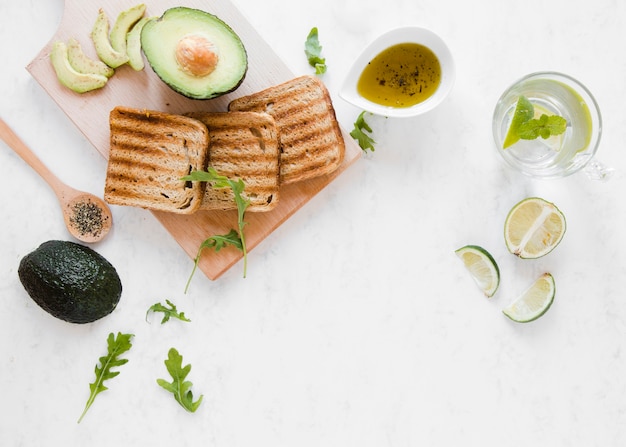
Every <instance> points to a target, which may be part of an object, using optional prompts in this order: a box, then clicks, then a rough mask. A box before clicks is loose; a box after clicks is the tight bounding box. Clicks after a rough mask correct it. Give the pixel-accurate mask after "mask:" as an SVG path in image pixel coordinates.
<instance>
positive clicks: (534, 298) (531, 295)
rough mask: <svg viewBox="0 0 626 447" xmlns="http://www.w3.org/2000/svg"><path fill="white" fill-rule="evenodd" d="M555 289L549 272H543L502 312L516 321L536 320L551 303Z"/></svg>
mask: <svg viewBox="0 0 626 447" xmlns="http://www.w3.org/2000/svg"><path fill="white" fill-rule="evenodd" d="M555 290H556V287H555V284H554V278H553V277H552V275H551V274H550V273H544V274H543V275H541V277H539V279H537V280H536V281H535V282H534V283H533V284H532V285H531V286H530V287H529V288H528V290H526V291H525V292H524V293H523V294H522V295H521V296H519V297H518V298H517V299H516V300H515V301H513V302H512V303H511V304H510V305H509V306H508V307H507V308H506V309H504V310H503V311H502V312H503V313H504V315H506V316H507V317H509V318H510V319H511V320H513V321H516V322H518V323H528V322H530V321H533V320H536V319H537V318H539V317H540V316H542V315H543V314H545V313H546V312H547V311H548V309H549V308H550V306H551V305H552V302H553V301H554V294H555Z"/></svg>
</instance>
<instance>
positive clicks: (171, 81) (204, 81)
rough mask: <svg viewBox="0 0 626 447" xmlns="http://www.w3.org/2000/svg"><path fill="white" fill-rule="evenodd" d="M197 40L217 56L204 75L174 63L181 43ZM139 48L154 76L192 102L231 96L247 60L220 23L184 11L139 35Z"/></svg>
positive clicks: (163, 18) (149, 25) (170, 14)
mask: <svg viewBox="0 0 626 447" xmlns="http://www.w3.org/2000/svg"><path fill="white" fill-rule="evenodd" d="M188 36H198V37H200V38H201V39H204V40H206V41H207V42H210V43H211V44H212V46H213V47H214V49H215V53H216V54H217V64H216V66H215V69H214V70H213V71H211V72H210V73H208V74H205V75H197V74H193V73H190V72H189V71H188V70H186V69H185V68H184V67H183V66H182V65H181V64H180V63H179V60H178V59H177V56H176V55H177V49H178V45H179V42H180V41H181V39H183V38H185V37H188ZM141 47H142V49H143V52H144V54H145V56H146V59H147V60H148V63H149V64H150V66H151V67H152V69H153V70H154V72H155V73H156V74H157V75H158V76H159V78H161V80H162V81H163V82H165V84H167V85H168V86H169V87H170V88H172V89H173V90H174V91H176V92H178V93H180V94H182V95H184V96H186V97H188V98H192V99H211V98H216V97H218V96H221V95H223V94H226V93H229V92H232V91H233V90H235V89H236V88H237V87H239V85H241V83H242V82H243V79H244V77H245V75H246V72H247V70H248V57H247V53H246V50H245V47H244V45H243V43H242V42H241V39H239V36H237V34H236V33H235V32H234V31H233V30H232V29H231V28H230V27H229V26H228V25H227V24H226V23H224V22H223V21H222V20H221V19H219V18H218V17H216V16H214V15H212V14H209V13H207V12H204V11H200V10H197V9H191V8H186V7H177V8H171V9H168V10H167V11H165V13H164V14H163V15H162V16H161V17H160V18H159V19H157V20H152V21H149V22H148V23H146V24H145V25H144V27H143V29H142V31H141Z"/></svg>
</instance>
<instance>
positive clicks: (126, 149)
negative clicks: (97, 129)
mask: <svg viewBox="0 0 626 447" xmlns="http://www.w3.org/2000/svg"><path fill="white" fill-rule="evenodd" d="M110 131H111V140H110V141H111V145H110V150H109V161H108V166H107V175H106V181H105V191H104V198H105V200H106V201H107V202H108V203H109V204H113V205H128V206H138V207H142V208H146V209H151V210H157V211H167V212H173V213H178V214H190V213H194V212H196V211H202V210H229V209H236V204H235V200H234V195H233V192H232V191H231V190H230V189H228V188H220V189H217V188H212V187H211V185H205V184H202V183H201V182H187V181H184V180H181V178H182V177H184V176H186V175H188V174H189V173H191V172H192V171H195V170H197V171H203V170H206V169H207V168H208V167H212V168H213V169H215V170H216V171H217V173H218V174H220V175H224V176H226V177H228V178H229V179H232V180H239V179H241V180H242V181H243V183H244V191H243V193H242V195H243V196H244V198H246V199H247V200H248V201H249V202H250V205H249V207H248V208H247V211H252V212H255V211H256V212H263V211H269V210H271V209H273V208H274V207H275V206H276V205H277V204H278V201H279V191H280V185H281V184H288V183H294V182H298V181H304V180H308V179H311V178H315V177H318V176H322V175H328V174H330V173H331V172H333V171H335V170H336V169H337V168H338V167H339V166H340V165H341V163H342V162H343V158H344V152H345V146H344V140H343V136H342V134H341V130H340V128H339V124H338V123H337V119H336V116H335V111H334V108H333V105H332V102H331V99H330V95H329V93H328V91H327V89H326V87H325V86H324V84H323V83H322V82H321V81H320V80H319V79H318V78H317V77H315V76H311V75H307V76H301V77H298V78H294V79H292V80H290V81H287V82H285V83H282V84H279V85H276V86H273V87H270V88H268V89H266V90H263V91H260V92H258V93H253V94H251V95H248V96H244V97H241V98H237V99H235V100H233V101H232V102H231V103H230V104H229V106H228V111H226V112H193V113H188V114H184V115H176V114H170V113H165V112H157V111H146V110H138V109H132V108H128V107H116V108H115V109H113V110H112V111H111V113H110Z"/></svg>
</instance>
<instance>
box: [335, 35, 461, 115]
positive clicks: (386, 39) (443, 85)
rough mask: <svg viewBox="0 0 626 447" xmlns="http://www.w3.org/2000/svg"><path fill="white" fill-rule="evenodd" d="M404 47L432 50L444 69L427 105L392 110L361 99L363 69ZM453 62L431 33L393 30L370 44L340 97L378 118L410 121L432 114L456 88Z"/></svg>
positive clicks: (353, 67)
mask: <svg viewBox="0 0 626 447" xmlns="http://www.w3.org/2000/svg"><path fill="white" fill-rule="evenodd" d="M401 43H417V44H420V45H424V46H425V47H427V48H429V49H430V50H431V51H432V52H433V53H435V55H436V56H437V58H438V59H439V64H440V65H441V82H440V84H439V87H438V88H437V90H436V91H435V93H434V94H433V95H432V96H431V97H429V98H428V99H426V100H425V101H423V102H421V103H419V104H415V105H414V106H411V107H390V106H383V105H380V104H376V103H374V102H372V101H369V100H367V99H365V98H364V97H362V96H361V95H360V94H359V92H358V91H357V83H358V81H359V77H360V76H361V73H362V72H363V69H364V68H365V67H366V66H367V64H368V63H369V62H370V61H371V60H372V59H373V58H374V57H376V56H377V55H378V54H380V53H381V52H382V51H383V50H385V49H387V48H389V47H390V46H393V45H396V44H401ZM454 79H455V70H454V61H453V59H452V54H450V50H449V49H448V47H447V46H446V44H445V43H444V41H443V40H442V39H441V38H440V37H439V36H438V35H436V34H435V33H433V32H432V31H429V30H427V29H424V28H417V27H406V28H397V29H394V30H391V31H389V32H387V33H385V34H383V35H382V36H380V37H378V38H377V39H376V40H374V41H373V42H372V43H370V44H369V45H368V46H367V48H365V50H363V52H362V53H361V55H360V56H359V57H358V58H357V60H356V61H355V62H354V64H353V65H352V68H351V69H350V71H349V72H348V75H347V76H346V79H345V80H344V82H343V85H342V86H341V89H340V90H339V96H340V97H341V98H343V99H344V100H345V101H347V102H349V103H350V104H352V105H354V106H357V107H359V108H361V109H363V110H365V111H367V112H371V113H373V114H375V115H381V116H387V117H394V118H395V117H411V116H416V115H420V114H422V113H425V112H428V111H429V110H432V109H433V108H435V107H436V106H438V105H439V104H440V103H441V102H442V101H443V100H444V99H445V98H446V96H448V93H450V90H452V86H453V85H454Z"/></svg>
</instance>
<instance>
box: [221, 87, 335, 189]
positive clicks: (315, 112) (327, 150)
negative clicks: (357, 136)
mask: <svg viewBox="0 0 626 447" xmlns="http://www.w3.org/2000/svg"><path fill="white" fill-rule="evenodd" d="M228 109H229V110H230V111H242V110H248V111H256V112H267V113H269V114H270V115H271V116H272V117H274V120H275V121H276V125H277V126H278V130H279V143H280V150H281V153H280V181H281V183H285V184H286V183H293V182H298V181H302V180H307V179H310V178H314V177H318V176H322V175H326V174H329V173H331V172H333V171H334V170H336V169H337V168H338V167H339V166H340V165H341V163H342V162H343V159H344V154H345V143H344V140H343V136H342V134H341V129H340V128H339V124H338V123H337V118H336V115H335V110H334V108H333V105H332V101H331V98H330V94H329V93H328V90H327V89H326V86H325V85H324V84H323V83H322V81H321V80H319V79H318V78H317V77H316V76H312V75H306V76H300V77H297V78H294V79H292V80H290V81H287V82H284V83H282V84H279V85H276V86H273V87H270V88H267V89H265V90H262V91H259V92H256V93H252V94H250V95H247V96H244V97H240V98H236V99H234V100H233V101H231V102H230V104H229V106H228Z"/></svg>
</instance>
